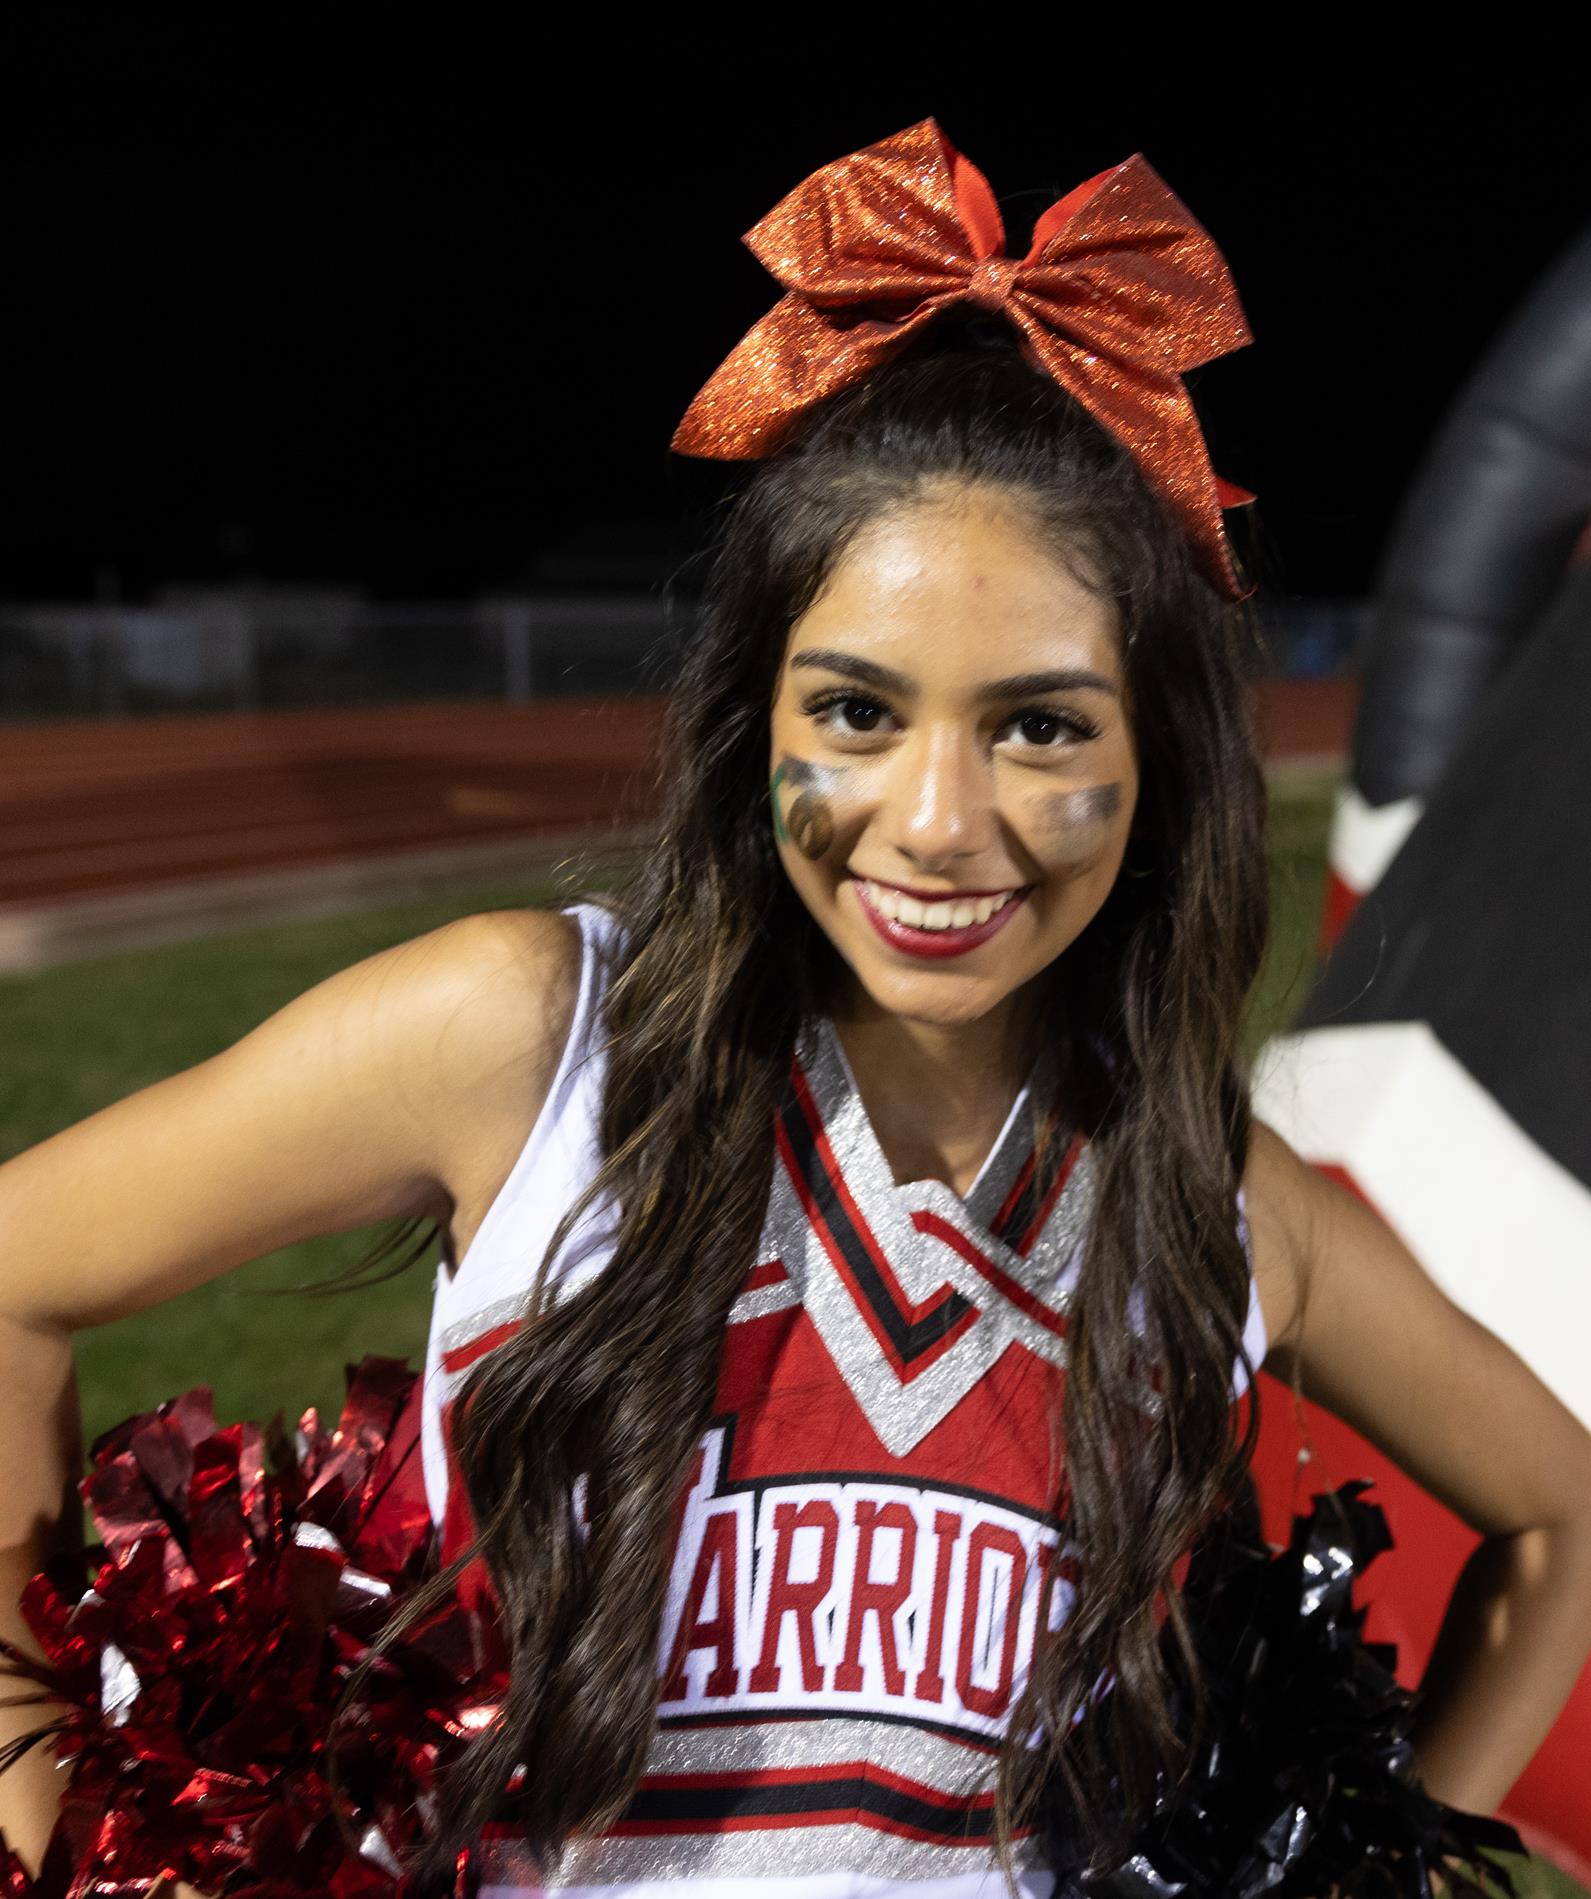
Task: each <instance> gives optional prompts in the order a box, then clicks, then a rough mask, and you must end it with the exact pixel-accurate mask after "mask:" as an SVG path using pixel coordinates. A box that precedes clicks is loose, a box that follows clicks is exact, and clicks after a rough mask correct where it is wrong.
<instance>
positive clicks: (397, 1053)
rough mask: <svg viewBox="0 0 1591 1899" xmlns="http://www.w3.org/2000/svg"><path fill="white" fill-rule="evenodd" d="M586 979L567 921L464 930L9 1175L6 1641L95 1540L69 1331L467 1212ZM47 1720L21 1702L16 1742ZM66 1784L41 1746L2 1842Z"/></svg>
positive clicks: (315, 1001)
mask: <svg viewBox="0 0 1591 1899" xmlns="http://www.w3.org/2000/svg"><path fill="white" fill-rule="evenodd" d="M571 932H573V936H571ZM577 973H578V929H577V926H576V925H575V924H574V923H573V922H572V920H570V919H568V918H564V917H560V916H557V915H555V914H552V913H543V912H536V911H523V912H520V911H506V912H492V913H489V914H486V915H482V916H477V917H467V918H464V919H463V920H461V921H460V922H458V923H455V924H450V925H448V926H446V927H445V928H443V929H440V930H435V931H432V932H430V933H429V934H428V935H426V936H422V937H417V938H415V939H414V940H413V941H411V942H409V943H405V944H401V945H399V946H398V947H397V948H396V949H393V950H389V951H385V952H383V953H382V954H380V955H377V956H372V957H369V958H367V959H366V960H365V961H363V962H361V963H357V964H355V965H354V966H353V967H352V968H350V969H346V970H343V971H342V972H340V973H339V974H338V975H336V976H333V977H330V978H329V979H328V980H327V981H325V982H323V983H320V984H317V985H316V987H314V988H313V989H310V990H308V991H307V992H306V993H305V994H304V995H302V996H299V997H298V998H296V999H295V1000H294V1001H293V1002H291V1003H289V1004H288V1005H287V1006H286V1007H285V1008H283V1009H281V1010H279V1011H278V1012H277V1013H276V1014H275V1015H273V1016H271V1017H270V1018H269V1019H268V1020H267V1021H265V1022H263V1023H262V1024H261V1025H260V1026H259V1027H258V1028H256V1029H254V1030H253V1031H252V1032H251V1033H250V1034H248V1035H246V1036H244V1037H243V1038H242V1039H241V1040H240V1041H238V1042H237V1043H235V1044H234V1045H233V1046H232V1047H230V1048H228V1049H225V1050H223V1051H222V1052H221V1053H220V1054H218V1055H216V1056H214V1057H212V1058H211V1059H210V1060H209V1061H206V1062H201V1063H199V1064H198V1065H197V1066H196V1067H193V1068H190V1069H186V1070H184V1071H183V1072H181V1073H180V1074H177V1075H173V1076H171V1077H169V1078H168V1079H167V1080H165V1081H161V1082H157V1083H155V1084H154V1085H153V1086H151V1087H148V1088H144V1089H141V1090H140V1091H139V1092H138V1093H136V1094H133V1095H129V1096H128V1097H127V1098H126V1099H125V1100H123V1101H119V1102H116V1103H114V1104H113V1105H112V1106H111V1107H109V1108H105V1109H103V1110H101V1111H100V1112H99V1113H98V1114H94V1115H91V1116H89V1117H88V1118H87V1119H86V1120H84V1121H81V1122H78V1123H77V1124H76V1125H75V1126H72V1127H69V1128H66V1129H64V1130H63V1131H62V1132H61V1133H59V1134H56V1135H53V1136H52V1137H51V1138H50V1139H49V1140H46V1141H42V1142H40V1143H39V1145H38V1146H36V1147H32V1148H29V1149H28V1150H27V1151H26V1152H25V1153H23V1154H20V1155H18V1156H17V1157H16V1158H15V1159H13V1160H11V1161H8V1162H7V1163H6V1164H5V1165H4V1166H0V1245H3V1253H0V1257H3V1259H4V1262H5V1264H4V1267H3V1270H0V1633H3V1634H4V1635H5V1636H7V1638H8V1639H10V1640H12V1641H15V1642H17V1643H19V1644H20V1645H25V1646H27V1647H29V1648H32V1647H33V1644H32V1642H31V1638H30V1637H29V1636H28V1634H27V1632H26V1628H25V1625H24V1624H23V1622H22V1619H21V1616H20V1613H19V1611H18V1609H17V1597H18V1594H19V1592H20V1591H21V1589H22V1586H23V1585H24V1583H25V1582H26V1581H27V1579H28V1578H29V1577H30V1576H31V1575H32V1574H33V1573H34V1572H35V1571H36V1570H37V1569H38V1568H39V1567H40V1565H41V1563H42V1561H43V1559H44V1557H45V1555H46V1554H47V1552H48V1551H49V1550H50V1549H51V1547H52V1546H54V1545H57V1544H61V1543H73V1542H80V1541H81V1533H80V1530H79V1526H78V1521H77V1514H76V1509H75V1503H76V1498H75V1489H74V1486H75V1481H76V1478H77V1477H78V1475H79V1474H80V1469H81V1462H82V1445H81V1422H80V1416H79V1411H78V1404H77V1392H76V1387H75V1383H74V1381H73V1374H72V1348H71V1334H72V1332H73V1331H74V1330H76V1329H77V1328H78V1327H81V1326H87V1325H95V1324H99V1323H102V1322H104V1321H105V1320H108V1319H114V1318H119V1317H122V1316H124V1315H125V1314H127V1313H132V1312H137V1311H141V1310H143V1309H144V1308H146V1307H149V1306H152V1305H156V1304H158V1303H160V1302H161V1301H162V1300H165V1299H169V1298H171V1297H173V1296H174V1295H175V1294H177V1293H180V1292H184V1291H187V1290H188V1289H190V1288H191V1287H194V1286H198V1285H201V1284H203V1283H204V1282H205V1281H207V1280H211V1279H215V1278H218V1277H220V1276H221V1275H222V1274H223V1273H225V1272H227V1271H230V1270H231V1269H233V1268H235V1267H237V1266H240V1265H242V1264H244V1263H245V1262H246V1261H249V1260H252V1259H258V1258H261V1257H262V1256H264V1255H265V1254H268V1253H271V1252H274V1251H276V1250H278V1249H279V1248H281V1247H284V1246H288V1245H291V1244H293V1243H294V1242H295V1241H298V1240H302V1239H307V1238H310V1237H313V1236H315V1235H319V1234H325V1233H340V1232H347V1231H350V1230H352V1229H356V1228H359V1227H362V1226H367V1225H371V1224H373V1223H375V1222H377V1221H381V1220H386V1219H391V1218H399V1217H404V1216H410V1215H430V1216H434V1217H436V1218H437V1219H439V1220H446V1219H447V1218H448V1217H449V1215H450V1213H451V1211H452V1203H453V1192H452V1189H453V1184H454V1182H455V1180H456V1178H457V1174H456V1168H457V1167H458V1166H459V1165H460V1164H461V1162H462V1159H463V1154H462V1144H463V1143H464V1142H465V1141H466V1139H467V1137H468V1132H469V1130H470V1129H471V1128H472V1127H478V1126H480V1125H481V1124H482V1122H481V1117H482V1116H483V1115H490V1114H491V1113H492V1112H493V1111H494V1110H495V1109H496V1108H497V1107H498V1106H499V1104H501V1105H502V1106H503V1107H504V1108H505V1109H506V1108H507V1107H508V1105H509V1104H512V1105H513V1107H514V1109H515V1110H517V1112H518V1113H520V1114H521V1115H522V1116H526V1117H533V1116H534V1114H535V1112H536V1110H537V1108H538V1107H539V1104H540V1101H541V1099H542V1097H543V1096H544V1094H545V1091H546V1087H547V1085H548V1083H549V1082H550V1080H551V1076H552V1073H553V1070H554V1069H555V1067H556V1063H557V1058H558V1055H559V1053H560V1051H561V1047H562V1039H563V1034H564V1032H565V1031H566V1028H567V1021H568V1014H569V993H570V987H571V980H572V975H577ZM524 1124H525V1126H526V1127H527V1128H528V1126H529V1125H530V1120H529V1119H528V1118H527V1119H526V1120H525V1123H524ZM35 1652H37V1651H36V1650H35ZM3 1698H5V1691H0V1699H3ZM40 1712H41V1711H40V1710H39V1709H38V1708H37V1707H35V1708H0V1740H3V1739H8V1738H10V1737H11V1736H13V1735H16V1734H22V1733H25V1732H27V1731H28V1730H29V1729H30V1728H32V1727H33V1726H35V1725H37V1722H38V1719H39V1716H40ZM56 1787H57V1776H56V1775H55V1771H54V1768H53V1766H52V1764H51V1761H50V1759H49V1757H48V1756H47V1754H46V1753H45V1752H44V1751H43V1750H40V1749H36V1750H35V1751H34V1753H33V1755H31V1756H29V1757H28V1759H27V1760H26V1761H25V1762H24V1763H23V1764H21V1765H19V1766H17V1767H16V1768H14V1769H12V1770H11V1771H10V1772H8V1773H5V1774H3V1775H0V1826H3V1827H4V1829H5V1832H6V1834H7V1837H8V1838H9V1839H10V1840H11V1841H12V1843H13V1844H14V1845H15V1846H17V1848H18V1849H19V1850H20V1851H21V1852H22V1854H23V1856H24V1858H25V1859H28V1860H29V1861H30V1862H31V1861H33V1860H34V1859H35V1858H36V1856H37V1854H38V1853H39V1852H40V1851H41V1850H42V1848H43V1845H44V1842H45V1839H46V1838H47V1836H48V1833H49V1829H50V1826H51V1825H52V1824H53V1821H54V1814H55V1801H56V1799H57V1797H58V1796H57V1792H56Z"/></svg>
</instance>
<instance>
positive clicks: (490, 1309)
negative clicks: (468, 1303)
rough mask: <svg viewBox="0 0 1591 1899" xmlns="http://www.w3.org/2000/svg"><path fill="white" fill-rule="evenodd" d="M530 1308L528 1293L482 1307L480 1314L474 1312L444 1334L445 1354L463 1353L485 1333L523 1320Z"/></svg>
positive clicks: (451, 1326) (520, 1293)
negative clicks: (517, 1320) (516, 1320)
mask: <svg viewBox="0 0 1591 1899" xmlns="http://www.w3.org/2000/svg"><path fill="white" fill-rule="evenodd" d="M529 1306H530V1294H529V1293H528V1292H516V1293H514V1294H512V1295H511V1296H510V1297H509V1298H507V1299H494V1300H493V1301H492V1303H491V1304H490V1305H489V1306H482V1307H481V1309H480V1310H479V1311H478V1312H472V1313H471V1314H470V1316H469V1317H468V1318H467V1319H460V1320H458V1321H457V1323H456V1324H453V1325H450V1326H448V1327H447V1328H446V1330H445V1331H444V1332H443V1334H442V1350H443V1351H444V1352H461V1351H463V1350H464V1348H465V1347H466V1346H467V1345H473V1344H474V1343H475V1341H476V1340H477V1339H478V1338H480V1337H481V1336H482V1335H483V1334H484V1333H487V1332H492V1331H495V1330H496V1328H497V1327H498V1326H500V1325H509V1324H511V1323H512V1322H513V1321H514V1320H515V1319H522V1318H523V1317H524V1316H525V1313H526V1311H527V1310H528V1308H529Z"/></svg>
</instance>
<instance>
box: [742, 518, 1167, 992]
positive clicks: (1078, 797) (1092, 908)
mask: <svg viewBox="0 0 1591 1899" xmlns="http://www.w3.org/2000/svg"><path fill="white" fill-rule="evenodd" d="M1124 696H1125V684H1124V679H1123V672H1122V665H1121V656H1120V652H1119V649H1118V633H1117V627H1116V615H1115V610H1114V607H1113V606H1112V604H1111V603H1110V602H1109V601H1105V600H1101V599H1099V598H1098V597H1096V596H1095V595H1094V594H1092V593H1090V592H1089V591H1088V590H1087V589H1086V588H1084V587H1083V586H1082V585H1081V584H1080V583H1079V582H1078V581H1077V580H1076V579H1074V578H1073V576H1072V575H1071V574H1070V573H1069V572H1068V570H1067V569H1066V567H1065V566H1064V565H1063V564H1061V563H1060V562H1059V561H1058V560H1057V559H1056V558H1054V557H1053V556H1049V555H1047V554H1046V553H1045V551H1044V550H1043V548H1042V547H1041V546H1040V544H1039V540H1038V536H1037V533H1036V531H1035V529H1034V528H1033V527H1032V526H1031V525H1030V523H1029V521H1028V519H1027V517H1025V516H1024V514H1023V513H1022V511H1021V509H1020V505H1019V504H1018V503H1015V502H1013V501H1011V500H1009V499H1007V498H1005V497H1003V496H1000V495H998V494H991V493H988V492H978V491H972V490H956V489H950V490H943V491H939V492H937V493H936V495H935V497H934V498H933V499H930V500H923V501H920V502H918V503H915V504H913V505H912V506H911V507H909V508H907V509H904V510H901V511H898V512H896V513H894V514H891V515H889V516H887V517H884V518H882V519H880V520H879V521H878V522H876V523H874V524H872V525H871V526H870V527H869V528H868V529H867V530H865V531H864V533H863V534H862V535H861V536H860V537H859V538H858V539H857V540H856V541H855V542H853V544H852V546H851V548H850V550H849V551H848V552H847V554H846V555H845V556H844V557H843V559H842V560H841V561H840V562H838V563H837V565H836V567H835V570H834V572H833V575H832V576H831V579H830V581H829V584H828V586H827V588H826V589H825V591H824V592H823V594H822V595H821V596H820V597H819V599H818V600H817V601H816V602H815V603H814V604H813V605H812V607H811V608H810V609H809V610H808V611H807V612H806V613H805V614H804V615H803V616H802V617H801V619H800V620H799V621H797V623H796V625H795V626H794V627H793V628H792V630H791V634H790V638H789V641H788V643H787V647H786V651H785V654H784V659H783V662H782V664H781V667H780V672H779V681H778V687H777V690H776V694H775V700H774V708H773V718H772V732H771V739H772V743H771V750H770V762H769V773H770V780H771V790H770V796H771V803H772V812H773V823H774V831H775V837H776V840H777V845H778V850H779V855H780V858H781V861H782V862H783V864H784V867H785V871H786V873H787V875H788V876H789V878H790V881H791V883H792V884H794V886H795V888H796V890H797V891H798V892H799V893H800V895H801V898H802V900H803V902H804V903H805V904H806V906H807V908H808V909H809V910H810V911H811V912H812V914H813V916H814V917H815V918H816V919H817V921H818V923H819V924H820V926H821V927H822V929H823V930H824V932H825V934H826V935H827V936H828V937H829V940H830V941H831V942H832V943H833V944H834V946H835V948H836V950H837V951H838V952H839V954H840V956H841V958H842V959H843V960H844V963H845V964H846V965H847V966H848V967H849V970H850V972H851V974H852V976H853V978H854V980H855V981H856V982H857V983H859V984H860V985H861V988H862V989H863V990H864V991H865V992H866V994H867V995H868V996H869V997H871V998H872V1001H873V1003H874V1004H875V1005H876V1006H877V1007H878V1008H879V1009H881V1010H884V1011H887V1012H888V1013H890V1014H893V1015H898V1016H903V1017H907V1018H910V1019H913V1020H916V1021H919V1022H924V1023H935V1024H941V1025H945V1026H950V1025H954V1024H958V1023H965V1022H971V1021H974V1020H977V1019H979V1018H981V1017H984V1016H986V1015H988V1014H989V1013H990V1012H991V1011H995V1010H998V1009H1000V1008H1002V1007H1003V1006H1004V1005H1007V1004H1008V1003H1010V1002H1011V1001H1012V1000H1013V999H1014V998H1015V997H1016V996H1017V995H1018V992H1020V991H1021V990H1022V989H1023V988H1024V986H1025V985H1026V984H1028V983H1030V982H1031V981H1032V979H1033V978H1034V977H1035V976H1037V975H1038V973H1039V972H1040V971H1041V970H1043V969H1044V968H1046V967H1047V965H1049V964H1050V963H1051V962H1053V961H1054V960H1055V958H1056V957H1058V956H1059V955H1061V954H1062V952H1063V951H1064V950H1065V949H1066V948H1067V947H1068V945H1069V944H1071V943H1073V942H1075V941H1076V939H1077V938H1078V936H1079V935H1081V933H1082V931H1083V930H1084V928H1085V927H1086V926H1087V925H1088V923H1089V922H1090V921H1091V919H1092V918H1093V917H1094V916H1095V915H1096V914H1097V912H1098V911H1099V909H1100V906H1101V905H1102V904H1103V903H1104V901H1105V898H1106V897H1107V896H1108V895H1109V893H1110V889H1111V886H1112V884H1113V883H1114V882H1115V880H1116V874H1117V871H1118V870H1119V868H1120V866H1121V861H1122V856H1123V853H1124V851H1125V849H1126V844H1127V836H1128V832H1129V830H1130V828H1131V826H1132V820H1133V812H1134V810H1135V808H1136V805H1137V800H1138V764H1137V754H1136V749H1135V745H1134V740H1133V733H1132V729H1131V725H1130V721H1129V712H1128V708H1127V706H1126V704H1125V702H1124ZM946 926H948V927H946ZM847 1000H848V1001H853V1002H854V1001H855V1000H856V998H854V996H853V997H852V998H849V999H847Z"/></svg>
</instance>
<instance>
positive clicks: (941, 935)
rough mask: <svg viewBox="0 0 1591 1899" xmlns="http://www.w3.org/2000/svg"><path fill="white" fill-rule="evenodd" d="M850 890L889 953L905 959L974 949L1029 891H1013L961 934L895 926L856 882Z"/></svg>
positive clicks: (991, 893)
mask: <svg viewBox="0 0 1591 1899" xmlns="http://www.w3.org/2000/svg"><path fill="white" fill-rule="evenodd" d="M851 887H852V889H854V890H855V892H856V900H857V902H858V903H859V904H861V906H862V914H863V915H864V916H865V917H866V918H867V920H868V922H869V923H871V924H872V926H873V928H874V929H875V930H877V932H878V933H879V935H880V936H881V937H882V938H883V939H884V941H885V942H886V943H887V944H888V945H889V946H890V948H891V949H898V950H904V951H905V952H906V954H907V955H908V956H929V957H933V956H962V955H965V954H966V952H967V951H968V950H971V949H976V948H977V947H978V945H979V944H980V943H987V942H988V940H989V938H990V937H991V936H994V935H995V934H997V932H999V931H1000V930H1003V929H1004V928H1005V926H1006V924H1007V923H1008V922H1009V921H1010V920H1011V918H1012V917H1013V916H1015V915H1016V912H1017V907H1018V905H1020V904H1021V903H1023V902H1024V901H1025V900H1026V898H1027V893H1028V889H1029V888H1031V886H1024V887H1023V888H1022V889H1020V890H1016V891H1013V892H1012V894H1011V896H1010V897H1009V898H1008V899H1007V900H1006V902H1004V903H1002V904H1001V905H1000V907H999V909H998V910H996V911H995V912H994V914H993V915H992V916H991V917H989V918H988V919H987V920H986V921H985V922H983V923H969V924H968V925H967V927H966V928H965V929H964V930H919V929H916V928H915V927H914V926H913V925H912V924H910V923H901V922H898V921H897V920H896V919H895V918H893V917H887V916H885V915H884V913H883V912H882V911H881V910H876V909H875V908H874V907H873V905H872V903H871V901H870V900H869V898H868V895H867V892H866V891H865V890H864V889H863V888H862V885H861V883H860V882H859V881H858V880H857V879H856V878H852V879H851ZM890 888H891V889H895V888H897V886H896V885H893V884H892V885H891V886H890ZM956 894H957V895H958V896H960V897H966V896H970V895H972V894H973V893H972V892H970V891H958V892H957V893H956ZM984 894H985V895H987V896H991V897H992V896H995V895H996V894H997V893H996V892H995V891H993V890H990V891H987V892H985V893H984ZM940 901H941V902H942V901H944V899H943V898H941V899H940Z"/></svg>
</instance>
